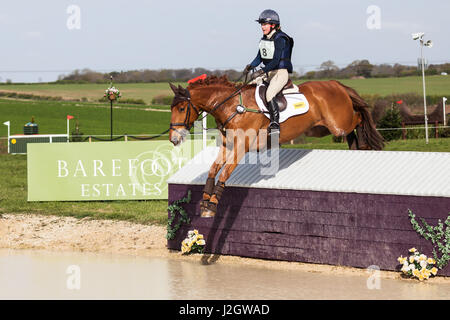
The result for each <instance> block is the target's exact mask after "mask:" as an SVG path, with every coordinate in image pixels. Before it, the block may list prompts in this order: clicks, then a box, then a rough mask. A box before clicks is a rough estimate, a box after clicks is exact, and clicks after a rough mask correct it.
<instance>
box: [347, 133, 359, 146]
mask: <svg viewBox="0 0 450 320" xmlns="http://www.w3.org/2000/svg"><path fill="white" fill-rule="evenodd" d="M346 138H347V143H348V148H349V149H350V150H358V138H357V137H356V134H355V132H354V131H352V132H350V133H349V134H348V135H347V136H346Z"/></svg>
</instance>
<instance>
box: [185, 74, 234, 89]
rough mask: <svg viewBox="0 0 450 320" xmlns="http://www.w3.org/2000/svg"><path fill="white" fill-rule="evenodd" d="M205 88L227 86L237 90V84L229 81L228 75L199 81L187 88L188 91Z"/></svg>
mask: <svg viewBox="0 0 450 320" xmlns="http://www.w3.org/2000/svg"><path fill="white" fill-rule="evenodd" d="M204 86H225V87H230V88H233V89H235V88H236V84H234V83H233V82H230V81H228V78H227V76H226V75H223V76H221V77H217V76H208V77H207V78H205V79H204V80H198V81H195V82H194V83H190V84H189V85H188V87H187V89H188V90H190V89H195V88H198V87H204Z"/></svg>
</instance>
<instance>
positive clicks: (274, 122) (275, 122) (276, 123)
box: [267, 99, 280, 134]
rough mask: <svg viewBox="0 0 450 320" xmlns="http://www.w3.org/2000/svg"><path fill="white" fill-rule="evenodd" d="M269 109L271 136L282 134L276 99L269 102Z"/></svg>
mask: <svg viewBox="0 0 450 320" xmlns="http://www.w3.org/2000/svg"><path fill="white" fill-rule="evenodd" d="M267 109H268V110H269V113H270V124H269V128H268V130H269V134H279V133H280V109H279V108H278V104H277V103H276V102H275V101H274V99H272V100H270V101H269V102H267Z"/></svg>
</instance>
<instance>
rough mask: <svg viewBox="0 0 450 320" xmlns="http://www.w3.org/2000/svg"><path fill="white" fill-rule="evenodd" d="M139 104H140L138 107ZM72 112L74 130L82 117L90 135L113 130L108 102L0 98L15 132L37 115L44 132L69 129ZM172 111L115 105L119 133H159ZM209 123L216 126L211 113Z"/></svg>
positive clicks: (0, 133) (1, 131)
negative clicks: (68, 116) (117, 106)
mask: <svg viewBox="0 0 450 320" xmlns="http://www.w3.org/2000/svg"><path fill="white" fill-rule="evenodd" d="M135 107H136V108H135ZM67 115H72V116H74V117H75V119H73V120H71V121H70V132H72V130H73V129H74V128H75V121H76V120H78V121H79V126H80V131H81V132H83V133H84V135H85V136H87V135H95V136H100V135H106V136H109V134H110V107H109V105H108V104H97V103H95V104H93V103H84V102H70V101H37V100H12V99H0V124H3V123H4V122H5V121H11V135H13V134H21V133H23V126H24V125H25V123H27V122H29V121H30V120H31V117H32V116H34V119H35V122H36V123H37V124H38V125H39V133H40V134H56V133H58V134H61V133H66V132H67V120H66V116H67ZM170 117H171V114H170V112H159V111H146V110H144V108H142V106H141V107H139V106H129V105H122V106H120V108H119V109H117V108H114V109H113V130H114V134H115V135H123V134H125V133H127V134H129V135H140V134H142V135H150V134H158V133H161V132H163V131H165V130H167V129H168V128H169V123H170ZM208 126H209V127H215V123H214V120H213V118H212V117H211V116H208ZM6 136H7V127H6V126H4V125H1V126H0V137H6Z"/></svg>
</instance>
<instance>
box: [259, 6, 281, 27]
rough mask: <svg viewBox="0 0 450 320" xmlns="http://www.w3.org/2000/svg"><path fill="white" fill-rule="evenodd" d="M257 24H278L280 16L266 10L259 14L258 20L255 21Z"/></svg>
mask: <svg viewBox="0 0 450 320" xmlns="http://www.w3.org/2000/svg"><path fill="white" fill-rule="evenodd" d="M255 21H256V22H258V23H272V24H277V25H279V24H280V16H279V15H278V13H276V11H274V10H271V9H267V10H264V11H263V12H261V14H260V15H259V19H258V20H255Z"/></svg>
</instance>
